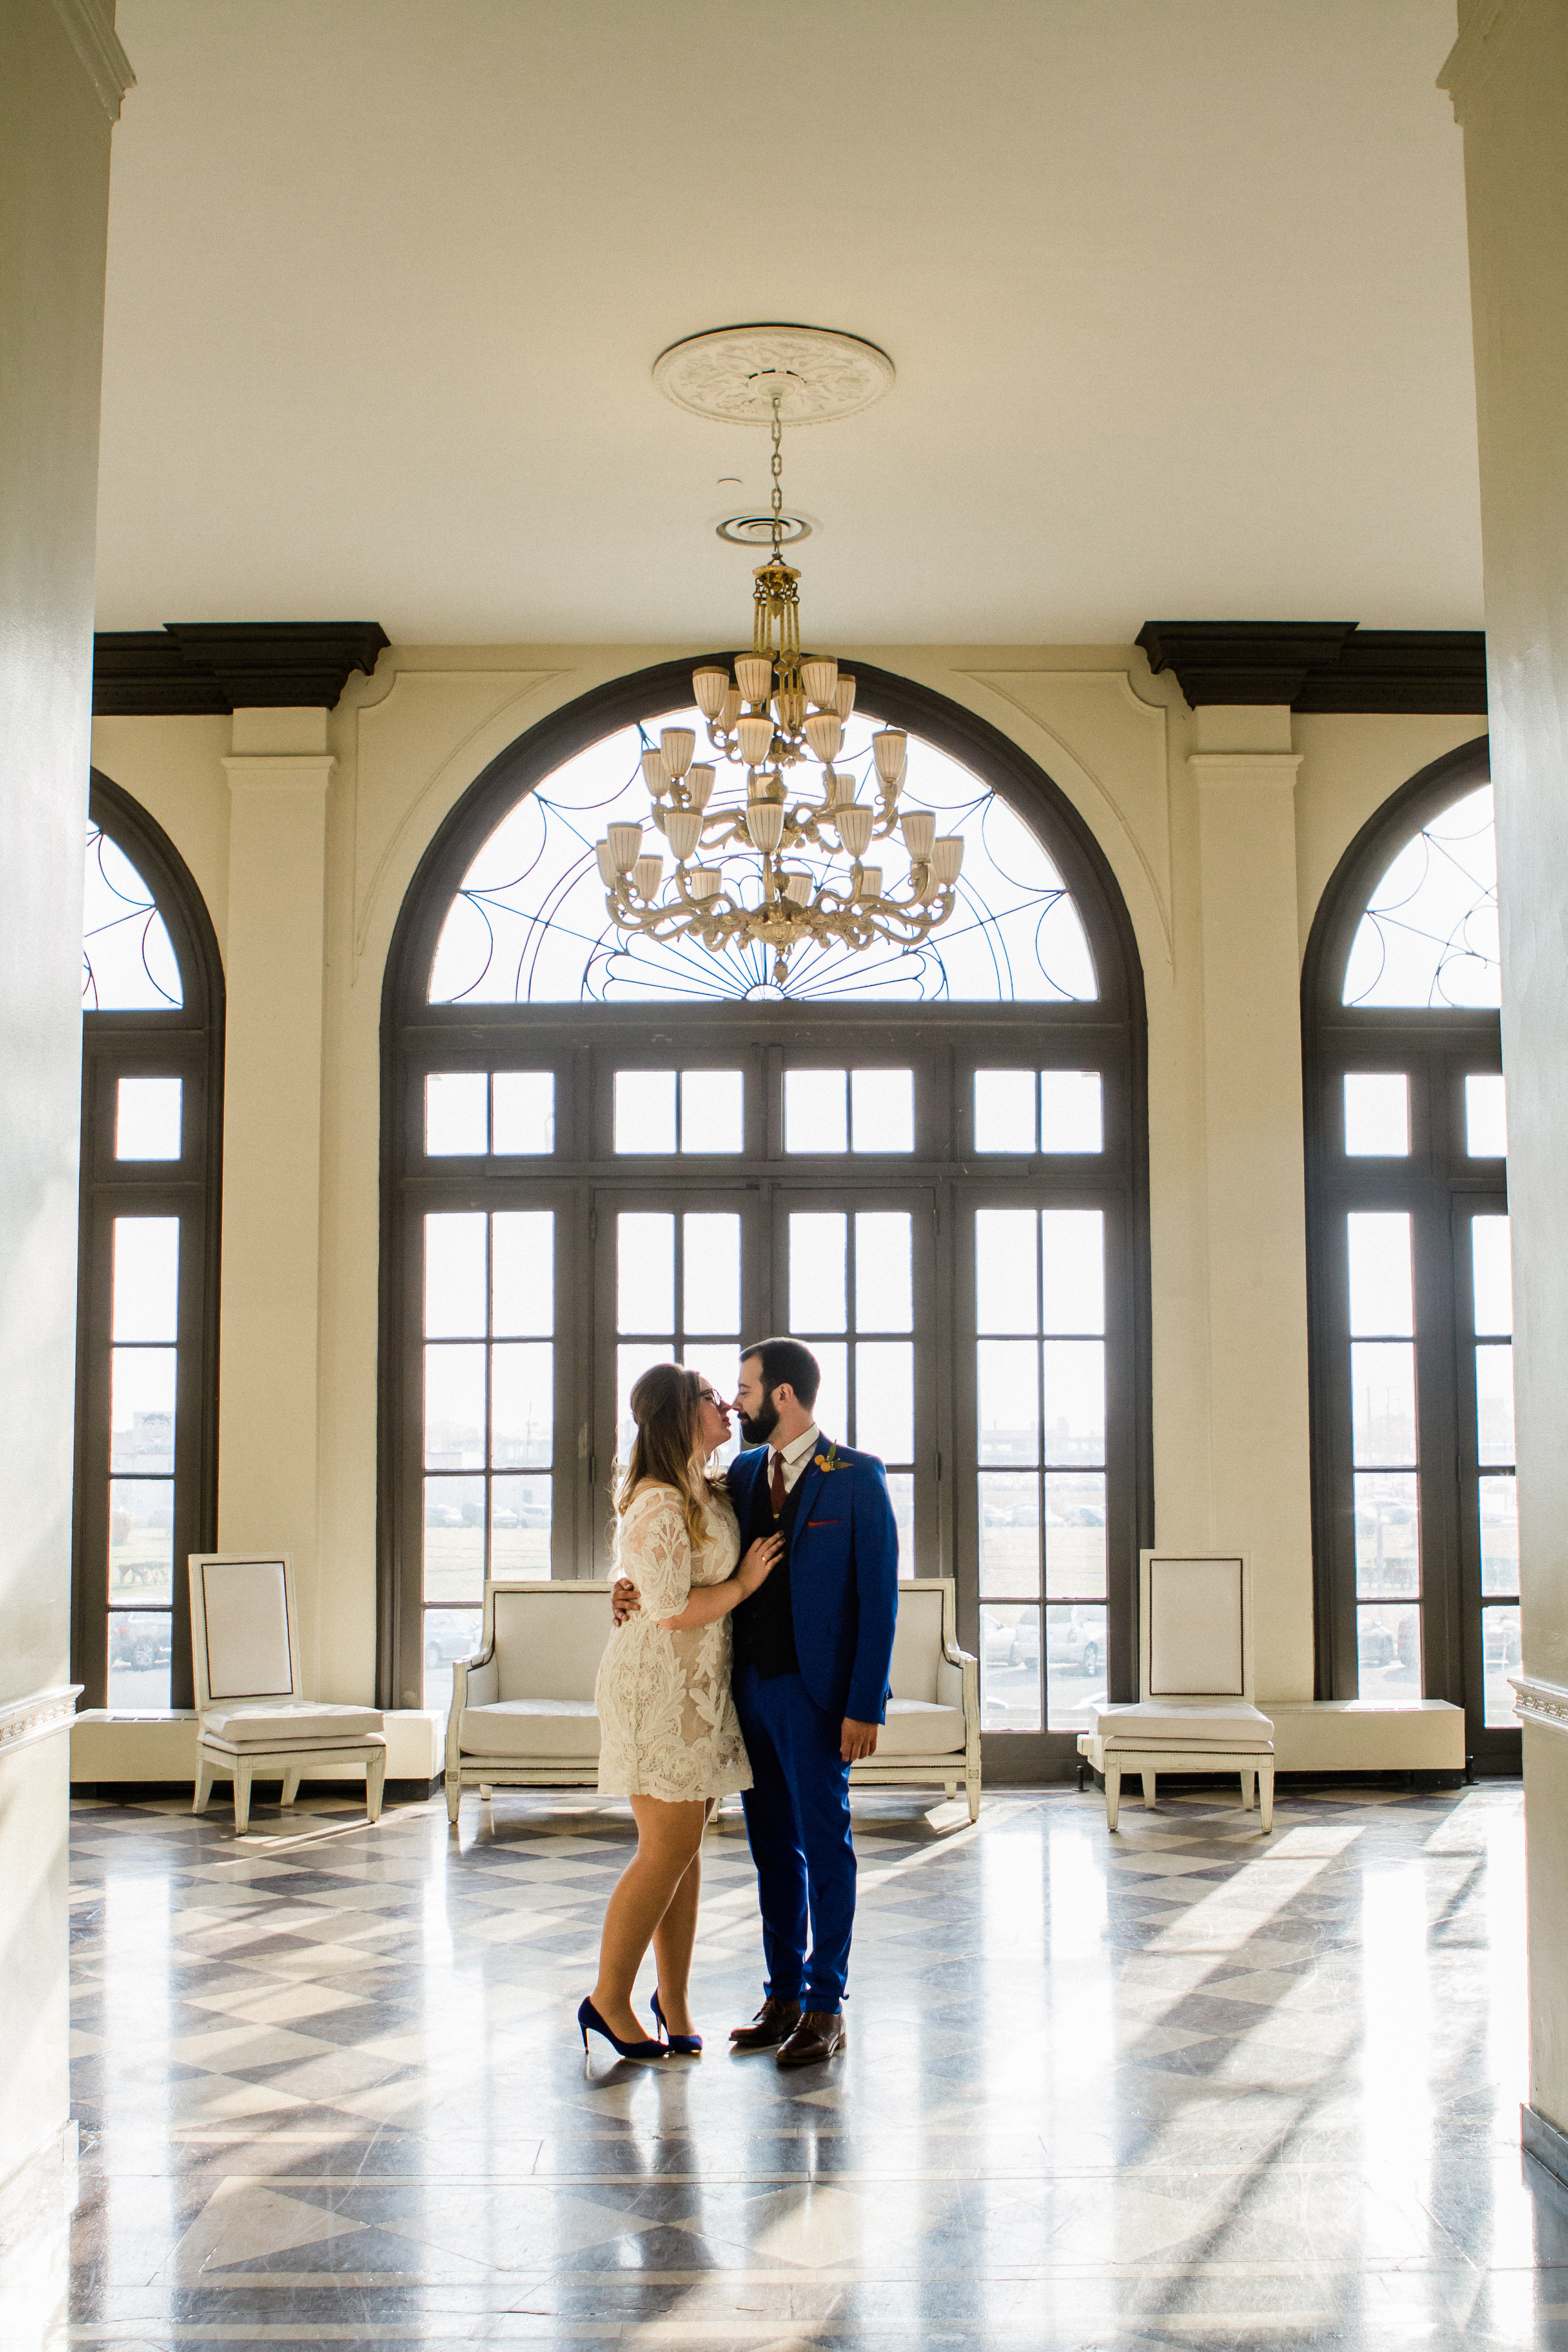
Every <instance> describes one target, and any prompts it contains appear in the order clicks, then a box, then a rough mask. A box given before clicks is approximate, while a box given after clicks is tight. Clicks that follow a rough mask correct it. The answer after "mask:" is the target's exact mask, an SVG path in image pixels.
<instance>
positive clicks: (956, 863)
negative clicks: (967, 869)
mask: <svg viewBox="0 0 1568 2352" xmlns="http://www.w3.org/2000/svg"><path fill="white" fill-rule="evenodd" d="M962 867H963V835H962V834H959V833H944V834H943V835H942V839H941V840H940V841H935V842H933V843H932V844H931V872H932V874H933V875H934V876H935V877H936V879H937V882H938V883H939V885H940V886H941V887H942V889H944V890H951V889H952V886H953V884H954V883H955V882H956V881H957V879H958V877H959V873H960V871H961V869H962Z"/></svg>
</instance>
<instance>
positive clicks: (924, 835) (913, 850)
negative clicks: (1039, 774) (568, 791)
mask: <svg viewBox="0 0 1568 2352" xmlns="http://www.w3.org/2000/svg"><path fill="white" fill-rule="evenodd" d="M667 830H668V828H667ZM899 831H900V833H901V834H902V835H903V836H904V847H905V848H906V849H907V850H908V851H909V853H910V862H911V864H914V865H917V866H923V865H924V864H925V862H926V860H927V858H929V857H930V856H931V844H932V842H933V841H934V840H935V839H936V819H935V817H934V816H932V815H931V814H930V812H929V811H928V810H925V809H911V810H910V813H909V814H908V815H907V816H902V817H900V819H899Z"/></svg>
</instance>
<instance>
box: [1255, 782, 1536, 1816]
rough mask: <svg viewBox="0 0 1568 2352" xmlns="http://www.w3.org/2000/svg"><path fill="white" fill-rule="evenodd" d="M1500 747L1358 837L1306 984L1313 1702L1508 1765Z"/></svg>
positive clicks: (1414, 786)
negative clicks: (1426, 1713)
mask: <svg viewBox="0 0 1568 2352" xmlns="http://www.w3.org/2000/svg"><path fill="white" fill-rule="evenodd" d="M1499 1003H1500V961H1499V952H1498V919H1497V858H1496V845H1495V841H1494V836H1493V830H1492V793H1491V785H1490V782H1489V780H1488V769H1487V746H1486V743H1485V741H1484V740H1482V741H1480V742H1478V743H1473V744H1468V745H1467V746H1465V747H1464V748H1463V749H1462V750H1460V751H1456V752H1453V753H1450V754H1449V755H1448V756H1447V758H1446V759H1443V760H1439V761H1436V763H1435V765H1434V766H1432V767H1431V768H1428V769H1425V770H1423V772H1422V773H1421V774H1420V775H1418V776H1416V777H1415V778H1413V779H1412V781H1411V782H1410V783H1408V784H1406V785H1405V787H1404V788H1403V790H1402V791H1400V792H1399V793H1395V794H1394V797H1393V799H1392V800H1390V801H1389V802H1388V803H1387V804H1386V806H1385V807H1384V808H1383V809H1382V810H1380V811H1379V812H1378V814H1377V815H1376V816H1375V817H1374V818H1373V821H1372V822H1371V824H1368V825H1367V826H1365V827H1364V828H1363V832H1362V833H1361V834H1360V835H1358V836H1357V838H1356V840H1355V841H1354V842H1352V845H1351V847H1350V848H1349V849H1348V850H1347V851H1346V853H1345V856H1344V857H1343V858H1342V861H1341V864H1340V866H1339V868H1338V871H1337V872H1336V873H1335V875H1334V877H1333V879H1332V881H1331V883H1330V885H1329V887H1328V889H1327V891H1326V892H1325V893H1324V897H1323V902H1322V906H1321V908H1320V910H1319V914H1318V918H1317V920H1316V922H1315V924H1314V926H1313V929H1312V934H1311V938H1310V941H1309V945H1308V950H1307V956H1306V961H1305V965H1304V970H1303V978H1302V1015H1303V1032H1304V1048H1305V1053H1304V1058H1305V1069H1306V1104H1305V1109H1306V1130H1307V1179H1308V1202H1309V1224H1308V1234H1309V1274H1310V1307H1311V1335H1312V1448H1313V1491H1314V1531H1315V1538H1314V1539H1315V1548H1316V1555H1317V1578H1318V1585H1317V1590H1318V1638H1319V1683H1320V1688H1321V1694H1322V1696H1325V1697H1335V1698H1350V1697H1354V1696H1358V1695H1359V1696H1361V1697H1363V1698H1372V1699H1376V1698H1378V1697H1386V1698H1388V1699H1390V1700H1397V1699H1409V1698H1415V1697H1420V1696H1426V1697H1428V1698H1444V1699H1450V1700H1453V1701H1454V1702H1456V1703H1457V1704H1460V1705H1462V1706H1464V1707H1465V1708H1466V1711H1467V1717H1468V1727H1467V1739H1468V1748H1469V1752H1470V1754H1471V1756H1472V1758H1473V1759H1475V1761H1476V1763H1477V1765H1478V1766H1479V1767H1480V1768H1481V1769H1486V1768H1488V1767H1490V1769H1503V1770H1517V1769H1518V1760H1519V1732H1518V1728H1517V1724H1516V1719H1515V1717H1514V1714H1513V1693H1512V1690H1511V1688H1510V1685H1509V1680H1508V1676H1509V1675H1510V1672H1511V1671H1514V1670H1516V1669H1517V1666H1518V1663H1519V1539H1518V1520H1517V1513H1516V1510H1515V1505H1514V1465H1513V1375H1512V1301H1511V1295H1510V1274H1509V1244H1508V1231H1509V1228H1508V1192H1507V1170H1506V1154H1507V1148H1508V1139H1507V1118H1506V1110H1505V1104H1504V1094H1503V1077H1502V1062H1501V1041H1500V1024H1499V1015H1498V1010H1497V1008H1498V1005H1499Z"/></svg>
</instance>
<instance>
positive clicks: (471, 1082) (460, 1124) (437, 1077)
mask: <svg viewBox="0 0 1568 2352" xmlns="http://www.w3.org/2000/svg"><path fill="white" fill-rule="evenodd" d="M489 1088H490V1082H489V1076H488V1074H487V1073H486V1072H485V1071H483V1070H454V1071H442V1072H436V1071H432V1072H431V1074H430V1075H429V1076H428V1077H426V1081H425V1149H426V1151H427V1152H428V1153H429V1155H430V1157H431V1158H432V1159H433V1160H435V1159H440V1158H443V1157H445V1156H446V1155H447V1153H453V1152H455V1153H463V1154H466V1155H468V1156H469V1157H475V1156H477V1155H479V1154H482V1153H483V1152H484V1151H486V1150H488V1149H489Z"/></svg>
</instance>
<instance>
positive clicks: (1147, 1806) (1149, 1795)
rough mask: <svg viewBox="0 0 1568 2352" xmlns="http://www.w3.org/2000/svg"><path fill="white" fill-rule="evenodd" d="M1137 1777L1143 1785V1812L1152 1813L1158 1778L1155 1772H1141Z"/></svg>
mask: <svg viewBox="0 0 1568 2352" xmlns="http://www.w3.org/2000/svg"><path fill="white" fill-rule="evenodd" d="M1138 1777H1139V1779H1140V1780H1142V1783H1143V1811H1145V1812H1146V1813H1152V1811H1153V1810H1154V1788H1155V1783H1156V1781H1157V1780H1159V1777H1160V1776H1159V1774H1158V1773H1157V1772H1141V1773H1140V1774H1139V1776H1138Z"/></svg>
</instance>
